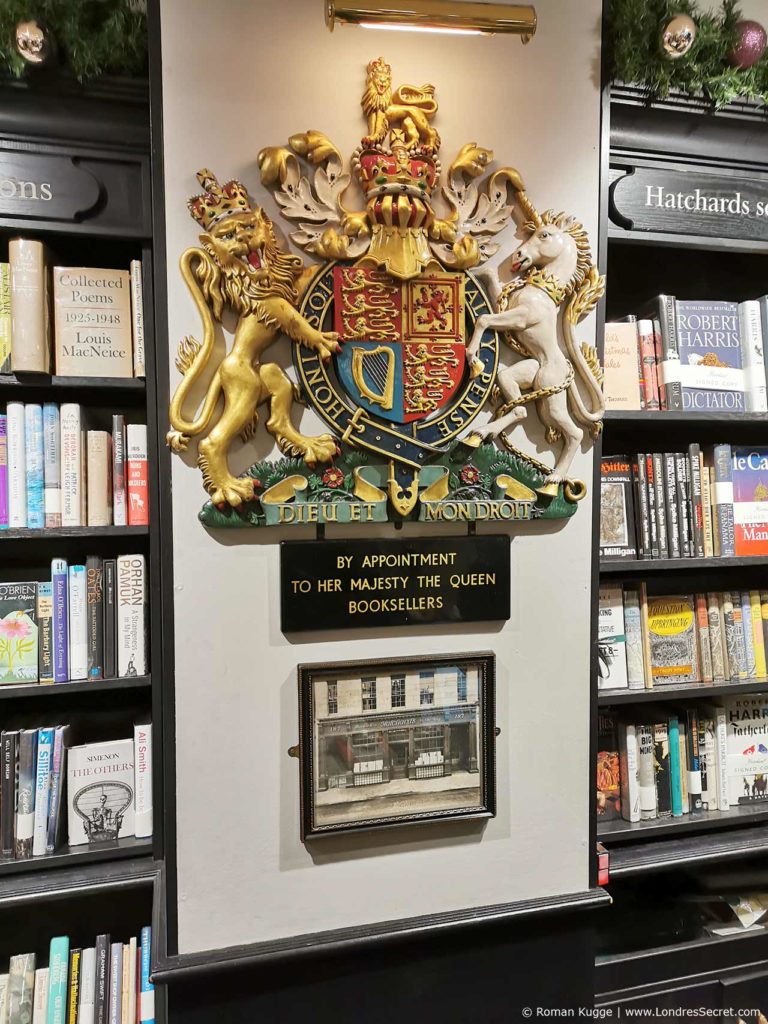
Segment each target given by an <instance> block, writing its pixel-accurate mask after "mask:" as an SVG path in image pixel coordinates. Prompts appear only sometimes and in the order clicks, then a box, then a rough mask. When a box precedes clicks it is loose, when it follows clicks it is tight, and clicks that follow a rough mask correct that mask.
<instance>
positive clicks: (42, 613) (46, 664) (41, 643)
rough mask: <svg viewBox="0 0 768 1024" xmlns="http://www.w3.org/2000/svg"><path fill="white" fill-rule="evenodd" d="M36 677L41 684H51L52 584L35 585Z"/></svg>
mask: <svg viewBox="0 0 768 1024" xmlns="http://www.w3.org/2000/svg"><path fill="white" fill-rule="evenodd" d="M37 651H38V663H37V677H38V679H39V680H40V682H41V683H46V684H48V683H52V682H53V584H52V583H49V582H47V581H46V582H44V583H38V585H37Z"/></svg>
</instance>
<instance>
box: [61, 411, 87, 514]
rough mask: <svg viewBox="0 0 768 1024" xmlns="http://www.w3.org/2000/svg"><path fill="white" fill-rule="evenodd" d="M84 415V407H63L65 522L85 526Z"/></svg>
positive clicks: (62, 509)
mask: <svg viewBox="0 0 768 1024" xmlns="http://www.w3.org/2000/svg"><path fill="white" fill-rule="evenodd" d="M82 445H83V440H82V416H81V410H80V406H79V405H78V404H77V403H75V402H67V403H65V404H64V405H62V407H61V525H62V526H82V525H83V518H82V508H81V505H82V487H83V480H82Z"/></svg>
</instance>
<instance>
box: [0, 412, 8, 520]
mask: <svg viewBox="0 0 768 1024" xmlns="http://www.w3.org/2000/svg"><path fill="white" fill-rule="evenodd" d="M7 529H8V417H7V416H6V414H5V413H0V530H7Z"/></svg>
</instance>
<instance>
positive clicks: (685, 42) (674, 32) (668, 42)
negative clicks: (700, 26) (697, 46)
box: [661, 14, 696, 60]
mask: <svg viewBox="0 0 768 1024" xmlns="http://www.w3.org/2000/svg"><path fill="white" fill-rule="evenodd" d="M695 39H696V22H695V21H694V20H693V18H691V17H689V16H688V15H687V14H675V15H674V17H672V18H670V19H669V21H668V22H667V23H666V25H664V27H663V29H662V32H661V52H662V53H663V54H664V56H665V57H666V58H667V59H668V60H678V59H679V58H680V57H684V56H685V55H686V53H688V51H689V50H690V48H691V47H692V46H693V43H694V40H695Z"/></svg>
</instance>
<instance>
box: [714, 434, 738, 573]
mask: <svg viewBox="0 0 768 1024" xmlns="http://www.w3.org/2000/svg"><path fill="white" fill-rule="evenodd" d="M713 457H714V471H715V493H714V504H715V505H716V506H717V530H718V536H719V538H720V555H721V556H722V557H723V558H727V557H729V556H731V555H735V554H736V535H735V529H734V523H733V466H732V455H731V446H730V445H729V444H718V445H715V448H714V452H713Z"/></svg>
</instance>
